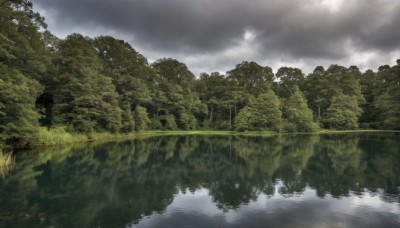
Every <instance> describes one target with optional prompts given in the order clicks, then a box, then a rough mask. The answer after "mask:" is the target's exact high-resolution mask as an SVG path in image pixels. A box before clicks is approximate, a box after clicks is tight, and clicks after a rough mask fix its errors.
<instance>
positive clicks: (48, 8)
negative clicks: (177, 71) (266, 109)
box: [33, 0, 400, 69]
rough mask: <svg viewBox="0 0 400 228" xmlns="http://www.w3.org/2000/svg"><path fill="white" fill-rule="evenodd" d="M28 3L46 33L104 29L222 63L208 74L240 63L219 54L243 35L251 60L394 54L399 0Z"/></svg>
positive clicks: (155, 49) (143, 45)
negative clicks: (247, 36) (47, 23)
mask: <svg viewBox="0 0 400 228" xmlns="http://www.w3.org/2000/svg"><path fill="white" fill-rule="evenodd" d="M33 3H34V6H37V7H38V8H39V9H41V10H42V11H43V12H52V14H49V15H50V17H49V18H48V20H51V24H53V25H54V26H52V27H50V29H51V30H53V29H55V30H56V31H65V30H73V29H74V28H76V27H80V28H81V30H82V28H85V29H87V30H88V31H89V33H90V31H91V30H93V29H94V27H100V28H102V30H107V29H111V30H113V31H116V33H121V34H130V36H131V37H132V40H131V41H133V42H134V44H133V46H134V48H139V47H140V48H139V49H141V50H147V51H148V52H151V53H153V54H154V55H153V56H157V53H163V54H164V53H167V54H169V55H170V56H173V57H174V56H180V57H183V58H189V59H193V58H194V56H200V58H204V57H205V56H208V57H210V59H214V60H215V62H216V63H215V64H217V63H223V65H220V66H219V67H218V66H215V67H214V69H218V68H223V67H225V66H227V65H233V61H237V60H238V59H240V56H239V57H238V56H236V57H230V56H229V55H220V54H219V53H221V52H228V53H229V50H231V49H232V50H233V49H234V48H235V47H237V46H240V45H241V44H243V39H244V38H243V36H244V33H245V32H246V31H248V32H251V33H252V34H253V35H254V38H253V39H252V40H249V41H248V42H249V43H248V45H249V47H250V48H251V47H252V48H253V50H252V52H251V53H252V55H250V56H249V55H244V56H245V57H247V58H254V59H255V60H259V61H261V62H268V60H271V61H272V62H273V61H278V60H279V61H280V62H287V63H293V62H296V61H299V60H301V61H309V62H313V63H314V62H318V60H321V62H327V61H334V62H346V61H348V60H349V59H352V55H354V51H355V50H356V51H358V52H360V53H364V52H376V53H378V52H379V53H385V52H392V51H398V50H399V49H400V48H399V47H400V29H398V25H399V24H400V13H399V12H400V2H399V1H390V0H363V1H359V0H338V1H336V2H335V1H333V0H308V1H295V0H291V1H280V0H247V1H245V0H191V1H187V0H114V1H110V0H68V1H66V0H33ZM336 3H341V5H340V7H339V8H337V9H335V7H334V6H333V7H329V4H333V5H335V4H336ZM45 16H47V15H45ZM71 32H72V31H71ZM125 37H126V36H125ZM349 45H350V46H349ZM349 48H350V49H351V51H350V50H349ZM143 54H144V55H146V53H143ZM215 56H219V57H220V58H227V59H224V60H222V59H218V58H217V57H215ZM159 57H163V56H159ZM167 57H168V56H167ZM213 57H214V58H213ZM387 58H389V57H387V56H386V57H385V59H387ZM192 62H193V63H196V64H194V65H193V67H194V68H196V69H200V68H201V66H200V65H201V61H193V60H192ZM236 63H238V62H236ZM332 63H333V62H332ZM203 64H207V63H206V62H204V63H203ZM215 64H212V65H215ZM373 67H375V66H373ZM203 68H204V69H208V68H207V67H203Z"/></svg>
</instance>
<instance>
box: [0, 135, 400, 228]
mask: <svg viewBox="0 0 400 228" xmlns="http://www.w3.org/2000/svg"><path fill="white" fill-rule="evenodd" d="M0 227H163V228H165V227H400V134H395V133H357V134H356V133H354V134H350V133H346V134H322V135H286V136H285V135H280V136H264V137H246V136H200V135H191V136H159V137H148V138H137V139H133V140H128V141H119V142H108V143H102V144H101V143H96V144H86V145H74V146H69V147H52V148H47V149H36V150H32V151H26V152H20V153H18V154H17V156H16V163H15V167H14V169H13V170H12V171H11V172H10V173H8V175H7V176H5V177H0Z"/></svg>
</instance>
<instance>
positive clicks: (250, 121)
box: [235, 90, 282, 131]
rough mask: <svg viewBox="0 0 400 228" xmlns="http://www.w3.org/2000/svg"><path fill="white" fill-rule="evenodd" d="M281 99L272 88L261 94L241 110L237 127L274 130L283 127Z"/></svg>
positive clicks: (237, 118) (237, 119) (239, 128)
mask: <svg viewBox="0 0 400 228" xmlns="http://www.w3.org/2000/svg"><path fill="white" fill-rule="evenodd" d="M280 105H281V103H280V101H279V99H278V97H277V96H276V95H275V93H274V92H273V91H272V90H267V91H266V92H265V93H263V94H261V95H259V96H258V97H257V98H256V99H254V101H251V102H250V103H249V104H248V106H246V107H245V108H243V109H242V110H240V112H239V114H238V116H237V117H236V121H235V129H237V130H240V131H243V130H256V131H261V130H274V131H280V130H281V127H282V112H281V110H280Z"/></svg>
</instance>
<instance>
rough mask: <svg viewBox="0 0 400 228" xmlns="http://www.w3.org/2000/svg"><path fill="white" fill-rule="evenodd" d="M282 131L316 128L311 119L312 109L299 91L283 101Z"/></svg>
mask: <svg viewBox="0 0 400 228" xmlns="http://www.w3.org/2000/svg"><path fill="white" fill-rule="evenodd" d="M282 109H283V111H282V112H283V117H284V119H285V124H284V125H285V126H284V131H287V132H314V131H316V130H317V129H318V127H317V124H316V123H314V121H313V114H312V111H311V110H310V109H309V108H308V106H307V101H306V99H305V97H304V95H303V94H302V93H301V92H300V91H296V92H294V93H293V94H292V95H291V96H290V97H289V98H288V99H285V100H284V102H283V107H282Z"/></svg>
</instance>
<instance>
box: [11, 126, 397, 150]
mask: <svg viewBox="0 0 400 228" xmlns="http://www.w3.org/2000/svg"><path fill="white" fill-rule="evenodd" d="M345 133H400V130H320V131H317V132H290V133H285V132H273V131H248V132H238V131H223V130H222V131H219V130H190V131H182V130H178V131H143V132H135V133H129V134H112V133H95V134H91V135H80V134H77V135H74V134H70V133H64V134H68V137H69V140H67V141H58V140H57V141H51V142H46V139H43V138H42V139H38V140H37V141H38V142H37V143H33V144H31V145H30V146H29V147H25V148H14V149H15V150H17V151H23V150H30V149H34V148H47V147H53V146H63V145H72V144H81V143H90V142H101V141H113V140H124V139H135V138H137V137H157V136H174V135H177V136H184V135H214V136H254V137H257V136H275V135H322V134H345ZM54 137H55V138H57V137H58V136H57V135H54Z"/></svg>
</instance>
